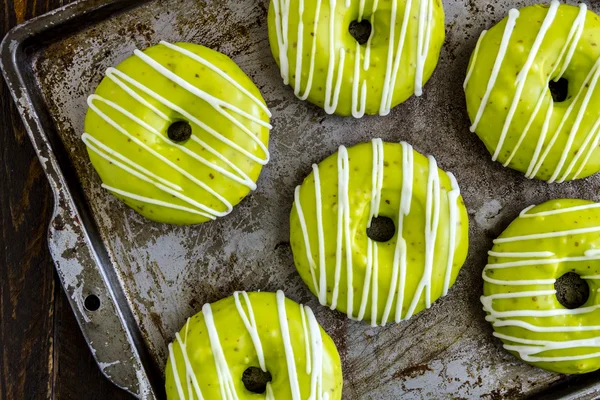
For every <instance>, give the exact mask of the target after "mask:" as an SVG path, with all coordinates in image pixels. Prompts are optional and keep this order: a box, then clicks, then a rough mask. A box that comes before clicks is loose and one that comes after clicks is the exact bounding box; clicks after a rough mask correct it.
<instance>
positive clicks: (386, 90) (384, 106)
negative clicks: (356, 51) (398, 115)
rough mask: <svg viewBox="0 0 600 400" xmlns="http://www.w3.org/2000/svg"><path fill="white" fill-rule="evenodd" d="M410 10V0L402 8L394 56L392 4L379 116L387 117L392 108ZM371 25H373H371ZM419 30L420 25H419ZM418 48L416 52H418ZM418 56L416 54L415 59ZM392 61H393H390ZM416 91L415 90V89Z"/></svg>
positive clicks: (394, 10) (395, 8)
mask: <svg viewBox="0 0 600 400" xmlns="http://www.w3.org/2000/svg"><path fill="white" fill-rule="evenodd" d="M411 10H412V0H407V2H406V7H405V8H404V20H403V21H402V30H401V31H400V38H399V40H398V47H397V48H396V54H395V55H394V41H395V40H396V39H395V38H396V34H395V27H396V16H397V13H398V2H396V1H394V2H393V3H392V15H391V17H390V20H391V21H390V36H389V37H390V40H389V43H388V56H387V64H386V69H385V78H384V81H383V90H382V91H381V104H380V106H379V115H388V114H389V113H390V110H391V108H392V98H393V95H394V88H395V86H396V79H397V77H398V69H399V68H400V60H401V57H402V51H403V49H404V44H405V42H406V32H407V30H408V23H409V22H410V14H411ZM371 25H373V24H371ZM419 29H420V25H419ZM417 40H418V38H417ZM420 49H421V48H420V47H419V48H418V50H417V52H419V51H420ZM419 57H420V54H417V59H418V58H419ZM392 60H393V61H392ZM415 91H416V88H415Z"/></svg>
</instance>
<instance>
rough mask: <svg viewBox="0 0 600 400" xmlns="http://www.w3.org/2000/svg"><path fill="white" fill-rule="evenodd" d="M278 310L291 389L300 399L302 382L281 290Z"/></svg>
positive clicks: (278, 296)
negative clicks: (297, 369) (299, 377)
mask: <svg viewBox="0 0 600 400" xmlns="http://www.w3.org/2000/svg"><path fill="white" fill-rule="evenodd" d="M277 312H278V315H279V326H280V328H281V339H282V340H283V347H284V350H285V359H286V362H287V369H288V377H289V381H290V390H291V392H292V399H293V400H300V384H299V382H298V373H297V371H296V360H295V358H294V349H293V347H292V343H291V340H290V331H289V327H288V321H287V313H286V309H285V296H284V294H283V292H282V291H281V290H278V291H277Z"/></svg>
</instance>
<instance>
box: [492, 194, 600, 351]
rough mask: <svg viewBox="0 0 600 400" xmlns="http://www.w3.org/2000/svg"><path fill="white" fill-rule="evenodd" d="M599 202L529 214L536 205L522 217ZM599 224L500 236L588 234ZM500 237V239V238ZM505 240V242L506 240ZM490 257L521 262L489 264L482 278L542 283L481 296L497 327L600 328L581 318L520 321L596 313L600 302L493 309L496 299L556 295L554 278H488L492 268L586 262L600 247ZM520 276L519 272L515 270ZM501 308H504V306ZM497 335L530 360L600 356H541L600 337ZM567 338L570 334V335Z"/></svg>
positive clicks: (596, 342)
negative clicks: (557, 321)
mask: <svg viewBox="0 0 600 400" xmlns="http://www.w3.org/2000/svg"><path fill="white" fill-rule="evenodd" d="M599 206H600V204H597V203H593V204H586V205H579V206H572V207H567V208H562V209H557V210H549V211H540V212H537V213H528V212H529V210H531V208H532V207H533V206H530V207H527V208H526V209H525V210H523V211H522V212H521V213H520V216H519V218H531V217H548V216H556V215H561V214H563V213H569V212H575V211H583V210H589V209H594V208H597V207H599ZM598 228H599V227H588V228H580V229H572V230H565V231H562V232H547V233H537V234H530V235H522V236H516V237H512V238H500V239H508V240H507V241H505V242H515V241H526V240H531V239H536V238H545V237H553V238H560V237H563V236H566V235H571V234H580V233H586V232H588V231H591V232H596V231H598V230H599V229H598ZM498 240H499V239H498ZM505 242H504V243H505ZM489 255H490V256H493V257H498V258H507V259H511V258H522V260H518V261H509V262H501V263H495V264H488V265H486V267H485V268H484V270H483V274H482V275H483V279H484V280H485V281H487V282H490V283H494V284H498V285H506V286H520V285H527V286H529V285H531V286H533V285H536V286H540V288H539V289H538V290H525V291H517V292H509V293H495V294H491V295H488V296H482V297H481V303H482V304H483V309H484V311H486V312H487V313H488V315H487V317H486V320H487V321H489V322H491V323H492V324H493V326H494V327H495V328H501V327H518V328H522V329H525V330H528V331H530V332H536V333H562V332H589V331H600V325H581V322H580V321H575V322H574V324H573V325H566V324H559V325H556V326H539V325H535V324H532V323H530V322H526V321H523V320H521V319H520V318H550V317H557V316H558V317H561V316H565V317H566V316H576V315H588V314H590V313H595V312H597V310H598V309H600V305H598V304H594V305H589V306H585V307H579V308H575V309H567V308H563V307H559V308H555V309H517V310H510V309H509V310H506V309H505V311H498V310H497V309H495V308H494V301H505V300H510V299H515V298H534V300H535V298H537V297H542V296H555V295H556V290H555V289H554V286H553V285H554V282H555V280H554V279H539V278H538V279H530V280H495V279H491V278H489V276H488V275H487V273H486V272H487V271H488V270H490V269H504V268H515V267H528V266H530V267H534V266H542V265H553V264H556V265H559V264H562V263H569V262H584V261H592V260H600V249H595V248H590V249H587V250H584V252H583V255H581V256H570V257H559V258H556V257H555V254H554V253H553V252H551V251H539V252H494V251H490V252H489ZM515 275H517V276H518V275H519V273H517V272H516V273H515ZM581 278H582V279H589V280H596V279H600V275H582V276H581ZM501 309H502V308H501ZM494 336H496V337H498V338H500V339H502V340H503V341H505V344H504V348H505V349H507V350H509V351H514V352H517V353H518V354H519V356H520V357H521V358H522V359H523V360H524V361H528V362H560V361H574V360H582V359H587V358H595V357H599V356H600V353H587V354H579V355H568V354H565V353H564V352H563V353H559V354H561V355H558V356H544V355H540V354H541V353H543V352H549V351H561V350H568V349H575V348H586V347H588V348H589V347H600V336H596V337H593V338H586V339H571V340H563V341H549V340H538V339H535V340H533V339H526V338H523V337H518V336H512V335H507V334H505V333H501V332H495V333H494ZM567 339H568V337H567Z"/></svg>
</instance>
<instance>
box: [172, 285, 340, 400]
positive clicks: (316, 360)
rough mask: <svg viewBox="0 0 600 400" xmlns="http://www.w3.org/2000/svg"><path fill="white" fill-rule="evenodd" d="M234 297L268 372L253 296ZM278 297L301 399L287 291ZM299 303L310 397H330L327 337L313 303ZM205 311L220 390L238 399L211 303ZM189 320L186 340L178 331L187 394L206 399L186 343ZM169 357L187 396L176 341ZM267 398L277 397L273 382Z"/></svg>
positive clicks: (292, 374) (178, 385)
mask: <svg viewBox="0 0 600 400" xmlns="http://www.w3.org/2000/svg"><path fill="white" fill-rule="evenodd" d="M240 294H241V296H242V297H243V299H244V302H245V306H246V310H247V311H246V310H244V306H243V305H242V302H241V300H240ZM233 297H234V301H235V306H236V309H237V311H238V314H239V316H240V318H241V319H242V321H243V323H244V325H245V327H246V329H247V331H248V334H249V335H250V337H251V339H252V342H253V345H254V348H255V351H256V353H257V358H258V360H259V364H260V367H261V369H262V370H263V371H265V372H266V371H267V369H266V364H265V358H264V352H263V347H262V344H261V341H260V337H259V333H258V326H257V324H256V320H255V318H254V311H253V308H252V303H251V301H250V296H249V295H248V293H246V292H235V293H234V294H233ZM276 298H277V315H278V318H279V327H280V329H281V338H282V341H283V346H284V352H285V356H286V362H287V368H288V375H289V382H290V389H291V393H292V398H293V399H295V400H299V399H300V398H301V392H300V386H299V379H298V375H297V369H296V360H295V357H294V349H293V346H292V344H291V338H290V331H289V325H288V320H287V312H286V301H285V295H284V294H283V292H282V291H281V290H280V291H278V292H277V295H276ZM299 307H300V316H301V318H302V327H303V330H302V332H303V339H304V343H305V350H304V351H305V356H306V374H307V375H310V382H311V383H310V396H309V397H308V399H313V400H326V399H328V398H329V396H328V394H327V393H324V392H323V372H324V371H323V358H324V355H325V353H324V351H325V350H324V346H323V338H322V335H321V327H320V326H319V323H318V322H317V319H316V318H315V316H314V314H313V312H312V310H311V309H310V307H308V306H303V305H299ZM202 313H203V314H204V320H205V324H206V329H207V333H208V335H209V340H210V345H211V351H212V354H213V358H214V361H215V367H216V370H217V376H218V379H219V390H220V394H221V398H222V399H226V400H230V399H232V400H233V399H237V398H238V396H237V393H236V391H235V386H234V384H233V380H232V376H231V372H230V371H229V368H228V365H227V361H226V359H225V355H224V353H223V348H222V347H221V343H220V340H219V334H218V331H217V327H216V326H215V322H214V319H213V314H212V309H211V306H210V304H205V305H204V306H203V307H202ZM189 323H190V319H189V318H188V320H187V323H186V325H185V335H184V339H183V340H182V338H181V335H180V334H179V333H177V334H176V335H175V336H176V339H175V341H176V342H177V343H178V344H179V348H180V350H181V352H182V355H183V360H184V364H185V376H186V388H187V391H188V397H187V398H190V399H192V398H194V396H193V394H195V395H196V398H198V399H199V400H203V396H202V391H201V390H200V384H199V382H198V379H197V377H196V374H195V373H194V369H193V367H192V364H191V362H190V359H189V356H188V349H187V346H186V341H187V334H188V327H189ZM169 359H170V361H171V368H172V371H173V375H174V380H175V387H176V389H177V393H178V394H179V397H180V398H182V399H184V398H186V397H185V395H184V393H185V392H184V387H183V385H182V382H181V379H180V376H179V370H178V367H177V362H176V358H175V352H174V348H173V343H171V344H169ZM190 384H191V385H190ZM266 399H267V400H268V399H272V400H275V396H274V393H273V389H272V387H271V382H269V383H267V387H266Z"/></svg>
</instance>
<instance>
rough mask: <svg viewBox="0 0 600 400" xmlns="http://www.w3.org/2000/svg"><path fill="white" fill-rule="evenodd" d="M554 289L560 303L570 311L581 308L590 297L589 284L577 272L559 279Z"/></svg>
mask: <svg viewBox="0 0 600 400" xmlns="http://www.w3.org/2000/svg"><path fill="white" fill-rule="evenodd" d="M554 289H555V290H556V298H557V299H558V302H559V303H560V304H562V305H563V306H564V307H566V308H568V309H570V310H572V309H574V308H579V307H581V306H582V305H584V304H585V303H586V301H587V300H588V298H589V297H590V287H589V286H588V283H587V282H586V281H585V279H581V277H580V276H579V275H578V274H576V273H575V272H568V273H566V274H564V275H563V276H561V277H560V278H558V279H557V280H556V282H555V283H554Z"/></svg>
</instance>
